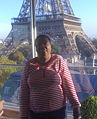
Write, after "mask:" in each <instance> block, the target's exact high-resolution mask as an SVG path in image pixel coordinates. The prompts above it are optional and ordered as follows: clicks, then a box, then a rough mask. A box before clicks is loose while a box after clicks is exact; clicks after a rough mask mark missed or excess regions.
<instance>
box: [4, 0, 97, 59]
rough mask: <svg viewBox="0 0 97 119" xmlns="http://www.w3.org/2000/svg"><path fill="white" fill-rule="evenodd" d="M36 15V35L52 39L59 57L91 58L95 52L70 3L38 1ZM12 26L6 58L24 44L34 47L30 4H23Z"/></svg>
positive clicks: (52, 0)
mask: <svg viewBox="0 0 97 119" xmlns="http://www.w3.org/2000/svg"><path fill="white" fill-rule="evenodd" d="M35 15H36V26H37V34H38V35H39V34H47V35H49V36H51V37H52V38H53V41H54V42H55V44H56V45H57V48H58V52H59V53H60V54H62V55H67V54H70V56H74V55H78V56H79V55H82V56H86V57H88V56H91V55H92V54H93V53H95V52H96V48H95V47H94V46H93V44H92V43H91V41H90V40H89V38H88V37H87V35H86V34H85V33H84V31H83V29H82V27H81V22H80V19H79V18H78V17H76V16H75V15H74V12H73V10H72V7H71V5H70V2H69V0H37V2H36V10H35ZM11 24H12V30H11V31H10V33H9V35H8V36H7V38H6V39H5V44H6V46H7V50H8V52H9V53H7V55H8V54H10V53H11V52H14V51H15V50H16V49H18V48H19V47H20V46H21V43H22V42H25V41H27V42H29V43H31V37H30V36H31V5H30V0H23V4H22V7H21V9H20V12H19V15H18V17H17V18H13V19H12V23H11Z"/></svg>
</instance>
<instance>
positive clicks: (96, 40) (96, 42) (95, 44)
mask: <svg viewBox="0 0 97 119" xmlns="http://www.w3.org/2000/svg"><path fill="white" fill-rule="evenodd" d="M92 43H93V44H94V46H95V47H96V48H97V39H93V40H92Z"/></svg>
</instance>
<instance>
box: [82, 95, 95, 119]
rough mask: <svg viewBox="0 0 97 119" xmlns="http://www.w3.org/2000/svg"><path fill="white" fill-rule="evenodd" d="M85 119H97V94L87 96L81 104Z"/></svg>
mask: <svg viewBox="0 0 97 119" xmlns="http://www.w3.org/2000/svg"><path fill="white" fill-rule="evenodd" d="M81 115H82V118H83V119H97V96H91V97H89V98H87V99H86V100H85V101H84V102H83V103H82V105H81Z"/></svg>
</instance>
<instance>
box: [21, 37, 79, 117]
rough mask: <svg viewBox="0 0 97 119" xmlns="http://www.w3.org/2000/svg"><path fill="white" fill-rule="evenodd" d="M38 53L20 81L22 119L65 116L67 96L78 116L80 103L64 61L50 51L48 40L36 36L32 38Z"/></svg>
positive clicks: (27, 65)
mask: <svg viewBox="0 0 97 119" xmlns="http://www.w3.org/2000/svg"><path fill="white" fill-rule="evenodd" d="M35 45H36V51H37V54H38V56H37V57H35V58H33V59H31V60H29V61H28V62H27V64H26V66H25V70H24V75H23V79H22V80H21V93H20V114H21V119H64V118H65V108H66V107H65V105H66V98H68V99H69V101H70V103H71V104H72V106H73V112H74V113H73V114H74V119H78V117H79V115H80V114H79V107H80V102H79V100H78V97H77V95H76V91H75V88H74V84H73V81H72V78H71V75H70V72H69V69H68V66H67V63H66V61H65V60H64V59H63V58H62V57H61V56H60V55H56V54H51V40H50V38H49V37H48V36H46V35H39V36H38V37H37V38H36V41H35Z"/></svg>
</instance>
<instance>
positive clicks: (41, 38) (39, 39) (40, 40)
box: [35, 35, 51, 46]
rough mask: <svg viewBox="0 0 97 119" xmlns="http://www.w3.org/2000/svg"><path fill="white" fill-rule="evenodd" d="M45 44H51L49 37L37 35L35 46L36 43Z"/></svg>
mask: <svg viewBox="0 0 97 119" xmlns="http://www.w3.org/2000/svg"><path fill="white" fill-rule="evenodd" d="M47 42H49V43H50V44H51V39H50V37H49V36H47V35H39V36H37V38H36V40H35V46H36V44H37V43H43V44H46V43H47Z"/></svg>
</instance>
